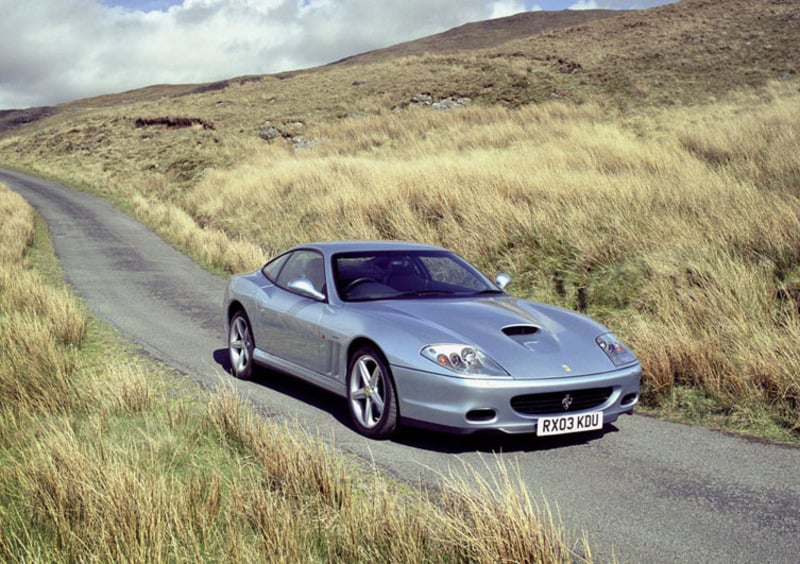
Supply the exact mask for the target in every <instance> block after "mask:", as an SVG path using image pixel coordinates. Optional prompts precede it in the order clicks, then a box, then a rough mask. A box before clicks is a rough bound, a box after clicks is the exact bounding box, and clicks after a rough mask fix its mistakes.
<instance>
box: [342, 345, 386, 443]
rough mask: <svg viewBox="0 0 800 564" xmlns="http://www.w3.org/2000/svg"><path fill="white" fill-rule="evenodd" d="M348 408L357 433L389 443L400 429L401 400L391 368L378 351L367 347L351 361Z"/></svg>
mask: <svg viewBox="0 0 800 564" xmlns="http://www.w3.org/2000/svg"><path fill="white" fill-rule="evenodd" d="M347 406H348V409H349V411H350V417H351V418H352V420H353V424H354V425H355V427H356V429H357V430H358V432H359V433H361V434H362V435H366V436H367V437H370V438H372V439H386V438H388V437H389V436H391V435H392V433H394V431H395V429H397V399H396V396H395V389H394V382H393V381H392V374H391V372H390V371H389V365H388V363H387V362H386V361H385V360H384V358H383V355H381V354H380V352H378V351H377V350H376V349H375V347H372V346H369V345H365V346H363V347H361V348H359V349H358V350H357V351H356V352H355V354H354V355H353V356H352V358H351V359H350V366H349V369H348V371H347Z"/></svg>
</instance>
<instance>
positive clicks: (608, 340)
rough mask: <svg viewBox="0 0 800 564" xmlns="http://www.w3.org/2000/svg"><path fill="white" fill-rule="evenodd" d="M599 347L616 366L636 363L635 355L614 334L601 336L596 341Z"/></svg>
mask: <svg viewBox="0 0 800 564" xmlns="http://www.w3.org/2000/svg"><path fill="white" fill-rule="evenodd" d="M595 342H596V343H597V346H599V347H600V348H601V349H603V352H604V353H606V356H608V358H610V359H611V362H613V363H614V366H625V365H626V364H632V363H634V362H636V355H634V354H633V353H632V352H631V351H630V350H628V347H626V346H625V345H623V344H622V341H620V340H619V339H618V338H617V336H616V335H614V334H613V333H606V334H605V335H600V336H599V337H597V338H596V339H595Z"/></svg>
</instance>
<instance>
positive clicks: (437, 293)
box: [395, 290, 455, 298]
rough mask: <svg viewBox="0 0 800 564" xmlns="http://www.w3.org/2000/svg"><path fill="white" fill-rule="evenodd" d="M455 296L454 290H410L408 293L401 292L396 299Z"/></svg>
mask: <svg viewBox="0 0 800 564" xmlns="http://www.w3.org/2000/svg"><path fill="white" fill-rule="evenodd" d="M451 294H455V292H453V291H452V290H410V291H408V292H400V293H399V294H397V295H396V296H395V297H397V298H415V297H418V296H449V295H451Z"/></svg>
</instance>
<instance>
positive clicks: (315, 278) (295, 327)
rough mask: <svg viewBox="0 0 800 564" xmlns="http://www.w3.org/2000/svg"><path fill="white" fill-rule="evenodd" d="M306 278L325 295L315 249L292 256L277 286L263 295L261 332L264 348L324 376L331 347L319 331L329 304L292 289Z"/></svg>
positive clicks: (323, 276) (325, 289) (292, 254)
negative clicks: (291, 286) (291, 284)
mask: <svg viewBox="0 0 800 564" xmlns="http://www.w3.org/2000/svg"><path fill="white" fill-rule="evenodd" d="M300 279H305V280H308V281H309V282H311V283H312V285H313V286H314V289H315V290H317V291H318V292H320V293H321V294H323V295H324V294H325V293H326V291H327V285H326V283H325V271H324V264H323V261H322V255H321V254H320V253H318V252H316V251H313V250H298V251H294V252H293V253H291V256H289V257H288V258H287V259H286V260H285V261H284V264H283V266H282V267H281V269H280V272H279V273H278V274H277V277H276V278H275V286H273V287H272V288H271V289H270V291H268V292H266V293H264V294H263V295H261V296H259V298H258V300H257V302H258V321H257V325H258V331H259V343H260V345H259V346H260V348H261V349H262V350H264V351H266V352H267V353H269V354H271V355H273V356H276V357H278V358H280V359H282V360H285V361H289V362H291V363H293V364H296V365H298V366H300V367H302V368H306V369H309V370H313V371H314V372H318V373H324V372H325V371H326V369H325V364H327V362H328V351H327V348H328V347H327V345H326V343H325V342H324V340H323V339H322V335H321V333H320V329H319V323H320V319H321V317H322V314H323V311H324V310H325V308H326V307H327V304H326V301H324V300H318V299H314V298H311V297H308V296H305V295H302V294H300V293H297V292H295V291H292V290H291V289H290V288H289V284H290V282H292V281H296V280H300Z"/></svg>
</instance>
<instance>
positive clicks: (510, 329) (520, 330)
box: [503, 325, 539, 337]
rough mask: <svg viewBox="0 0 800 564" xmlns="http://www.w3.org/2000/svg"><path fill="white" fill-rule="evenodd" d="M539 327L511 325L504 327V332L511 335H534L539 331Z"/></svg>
mask: <svg viewBox="0 0 800 564" xmlns="http://www.w3.org/2000/svg"><path fill="white" fill-rule="evenodd" d="M538 332H539V328H538V327H536V325H509V326H507V327H503V333H505V334H506V335H508V336H509V337H519V336H523V335H533V334H534V333H538Z"/></svg>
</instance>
